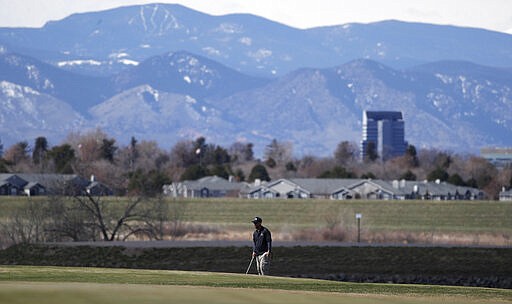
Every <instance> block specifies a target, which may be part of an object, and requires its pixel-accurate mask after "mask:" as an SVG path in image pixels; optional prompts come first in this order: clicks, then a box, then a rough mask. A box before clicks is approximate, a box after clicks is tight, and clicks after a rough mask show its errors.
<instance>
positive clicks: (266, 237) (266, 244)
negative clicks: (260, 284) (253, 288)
mask: <svg viewBox="0 0 512 304" xmlns="http://www.w3.org/2000/svg"><path fill="white" fill-rule="evenodd" d="M251 222H252V223H253V224H254V228H255V229H256V230H254V233H253V234H252V241H253V243H254V244H253V249H252V256H253V257H254V258H256V267H257V268H258V274H259V275H268V274H269V271H270V259H271V258H272V235H271V234H270V230H268V229H267V228H265V227H263V226H262V225H261V223H262V222H263V220H262V219H261V217H255V218H254V219H253V220H252V221H251Z"/></svg>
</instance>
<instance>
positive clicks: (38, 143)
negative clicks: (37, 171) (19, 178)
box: [32, 136, 48, 165]
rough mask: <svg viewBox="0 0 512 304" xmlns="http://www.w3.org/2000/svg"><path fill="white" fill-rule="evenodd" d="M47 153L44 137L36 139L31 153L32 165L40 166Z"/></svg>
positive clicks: (46, 143) (46, 142)
mask: <svg viewBox="0 0 512 304" xmlns="http://www.w3.org/2000/svg"><path fill="white" fill-rule="evenodd" d="M47 152H48V141H47V140H46V137H42V136H41V137H38V138H36V140H35V144H34V151H32V161H33V162H34V164H36V165H39V164H41V163H42V162H43V161H44V160H45V158H46V154H47Z"/></svg>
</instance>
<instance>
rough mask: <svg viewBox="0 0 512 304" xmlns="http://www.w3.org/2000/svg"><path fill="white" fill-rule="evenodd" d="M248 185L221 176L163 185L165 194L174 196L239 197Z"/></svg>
mask: <svg viewBox="0 0 512 304" xmlns="http://www.w3.org/2000/svg"><path fill="white" fill-rule="evenodd" d="M244 187H247V184H246V183H240V182H236V181H233V179H232V178H230V179H229V180H227V179H225V178H222V177H219V176H207V177H203V178H201V179H198V180H196V181H183V182H177V183H172V184H170V185H164V186H163V192H164V194H165V195H168V196H172V197H189V198H194V197H237V196H238V194H239V193H240V191H241V189H242V188H244Z"/></svg>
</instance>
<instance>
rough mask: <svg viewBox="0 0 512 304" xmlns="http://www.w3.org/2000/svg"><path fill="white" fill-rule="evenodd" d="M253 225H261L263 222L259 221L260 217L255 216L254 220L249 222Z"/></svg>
mask: <svg viewBox="0 0 512 304" xmlns="http://www.w3.org/2000/svg"><path fill="white" fill-rule="evenodd" d="M251 222H252V223H253V224H256V223H261V222H263V220H262V219H261V217H259V216H256V217H255V218H253V219H252V221H251Z"/></svg>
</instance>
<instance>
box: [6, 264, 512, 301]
mask: <svg viewBox="0 0 512 304" xmlns="http://www.w3.org/2000/svg"><path fill="white" fill-rule="evenodd" d="M0 282H2V283H0V290H1V291H2V292H0V302H2V303H7V302H4V301H7V300H9V298H8V297H10V296H11V294H12V293H13V292H14V291H13V290H15V289H12V288H10V287H12V286H13V284H14V286H16V285H19V286H27V284H28V283H27V282H47V283H66V284H68V283H96V284H135V285H139V284H142V285H170V286H200V287H209V288H211V287H215V288H237V289H249V290H254V289H268V290H285V291H291V292H329V293H334V294H333V296H334V297H335V299H337V300H342V299H344V298H345V297H346V296H347V295H348V296H349V297H348V298H350V299H351V298H352V297H353V296H354V295H365V296H370V298H368V299H366V300H367V301H362V302H360V303H376V302H375V301H374V300H375V299H381V300H383V301H384V302H381V303H467V302H471V301H477V302H478V303H512V290H505V289H489V288H472V287H447V286H428V285H392V284H363V283H342V282H332V281H323V280H311V279H292V278H280V277H259V276H255V275H243V274H226V273H208V272H184V271H163V270H133V269H108V268H77V267H32V266H0ZM15 282H19V283H18V284H15ZM7 283H9V284H7ZM56 285H60V284H56ZM28 286H31V285H30V284H28ZM79 286H85V285H79ZM54 287H55V286H54ZM80 288H81V287H77V289H78V290H79V289H80ZM116 288H118V287H116ZM29 289H30V288H29ZM72 289H73V288H72ZM102 289H103V285H102V286H100V288H97V289H96V288H92V291H91V292H96V291H98V290H102ZM138 289H140V290H143V289H144V287H130V285H128V286H126V290H132V291H134V290H138ZM194 290H195V289H192V290H191V292H190V293H188V295H185V296H190V297H191V298H192V297H193V296H194ZM249 290H243V291H240V292H239V293H238V294H239V297H243V294H244V293H245V292H247V294H248V293H253V292H252V291H249ZM4 291H5V292H4ZM43 291H44V290H43ZM41 292H42V291H41ZM141 292H142V291H141ZM29 293H30V292H29ZM57 293H58V292H57ZM216 293H217V292H212V294H211V295H210V296H212V299H211V300H212V301H211V303H217V302H214V301H215V296H216V295H215V294H216ZM19 294H22V292H20V293H19ZM258 294H259V295H260V296H256V295H258ZM265 294H269V296H268V297H269V299H268V301H267V302H265V296H262V295H265ZM120 295H121V293H114V294H113V296H112V297H113V299H120V298H118V297H119V296H120ZM141 295H142V294H141ZM256 295H255V296H254V297H255V299H258V301H256V302H259V303H283V301H277V302H275V301H274V300H271V298H272V295H273V293H267V292H260V293H256ZM383 296H384V297H383ZM390 296H391V297H390ZM356 298H357V297H356ZM415 298H416V300H418V301H417V302H415V301H412V300H413V299H415ZM420 298H421V299H423V300H421V299H420ZM386 299H387V300H390V301H387V302H386V301H385V300H386ZM393 299H394V300H395V301H393ZM168 300H169V299H168ZM224 300H225V299H224ZM238 300H239V301H238V302H233V303H239V302H242V301H240V300H241V298H238ZM203 301H204V298H203ZM313 302H314V301H313V299H312V301H310V302H297V303H313ZM9 303H16V302H9ZM20 303H21V302H20ZM23 303H26V302H23ZM68 303H73V302H68ZM75 303H79V302H75ZM96 303H98V302H96ZM109 303H126V302H124V301H117V300H116V301H115V302H109ZM128 303H129V302H128ZM188 303H201V302H199V301H197V302H188ZM203 303H204V302H203ZM209 303H210V301H209ZM218 303H228V302H222V301H220V302H218ZM317 303H319V302H317ZM337 303H345V302H337ZM346 303H357V302H350V301H349V302H346Z"/></svg>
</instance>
